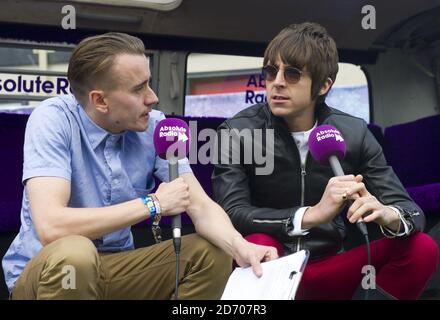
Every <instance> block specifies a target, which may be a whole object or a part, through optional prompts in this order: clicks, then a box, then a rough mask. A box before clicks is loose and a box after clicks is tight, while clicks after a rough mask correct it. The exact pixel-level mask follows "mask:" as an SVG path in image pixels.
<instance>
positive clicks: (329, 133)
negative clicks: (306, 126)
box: [316, 129, 344, 142]
mask: <svg viewBox="0 0 440 320" xmlns="http://www.w3.org/2000/svg"><path fill="white" fill-rule="evenodd" d="M329 138H333V139H336V141H340V142H343V141H344V138H342V135H341V133H340V132H339V130H336V129H326V130H320V131H318V132H316V141H321V140H325V139H329Z"/></svg>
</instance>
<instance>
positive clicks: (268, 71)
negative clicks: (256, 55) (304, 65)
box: [262, 64, 303, 83]
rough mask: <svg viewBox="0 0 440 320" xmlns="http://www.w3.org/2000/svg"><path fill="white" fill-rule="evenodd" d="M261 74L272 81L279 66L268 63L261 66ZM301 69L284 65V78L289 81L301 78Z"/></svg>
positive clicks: (295, 81) (296, 80)
mask: <svg viewBox="0 0 440 320" xmlns="http://www.w3.org/2000/svg"><path fill="white" fill-rule="evenodd" d="M262 70H263V76H264V79H266V80H267V81H274V80H275V79H276V77H277V74H278V71H279V70H280V68H279V67H277V66H274V65H271V64H268V65H265V66H264V67H263V69H262ZM302 73H303V72H302V71H301V70H299V69H298V68H295V67H289V66H287V67H284V73H283V75H284V79H286V81H287V82H289V83H297V82H298V81H299V79H300V78H301V75H302Z"/></svg>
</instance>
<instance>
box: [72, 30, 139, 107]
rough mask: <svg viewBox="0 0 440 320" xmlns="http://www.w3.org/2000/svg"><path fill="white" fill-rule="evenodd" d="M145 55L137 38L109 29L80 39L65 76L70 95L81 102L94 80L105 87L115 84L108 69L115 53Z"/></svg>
mask: <svg viewBox="0 0 440 320" xmlns="http://www.w3.org/2000/svg"><path fill="white" fill-rule="evenodd" d="M123 53H127V54H134V55H136V54H145V47H144V44H143V42H142V40H140V39H139V38H136V37H133V36H130V35H128V34H125V33H117V32H109V33H105V34H102V35H97V36H93V37H88V38H85V39H84V40H82V41H81V42H80V43H79V44H78V45H77V46H76V48H75V50H74V51H73V53H72V56H71V57H70V61H69V69H68V71H67V78H68V79H69V82H70V87H71V89H72V92H73V94H74V95H75V97H76V98H77V99H78V101H80V102H81V103H84V101H85V99H86V97H87V94H88V92H89V91H90V90H91V89H92V88H93V86H94V85H95V84H96V83H98V81H99V83H100V84H101V85H107V86H108V89H111V88H113V87H115V86H116V81H112V80H111V79H112V77H110V76H109V71H110V69H111V67H112V66H113V62H114V59H115V57H116V56H117V55H118V54H123Z"/></svg>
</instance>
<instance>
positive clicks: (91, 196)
mask: <svg viewBox="0 0 440 320" xmlns="http://www.w3.org/2000/svg"><path fill="white" fill-rule="evenodd" d="M163 118H165V117H164V115H163V113H162V112H159V111H156V110H153V111H151V112H150V120H149V126H148V129H147V130H146V131H144V132H134V131H125V132H123V133H120V134H111V133H109V132H107V131H105V130H104V129H102V128H101V127H99V126H98V125H97V124H95V123H94V122H93V121H92V120H91V119H90V118H89V116H88V115H87V113H86V112H85V111H84V109H83V108H82V107H81V105H80V104H79V103H78V102H77V100H76V99H75V98H74V97H73V96H72V95H68V96H62V97H56V98H51V99H48V100H46V101H44V102H43V103H42V104H41V105H40V106H38V108H36V109H35V110H34V111H33V112H32V114H31V116H30V117H29V121H28V123H27V127H26V135H25V142H24V164H23V179H22V181H23V183H25V181H26V180H27V179H30V178H32V177H38V176H50V177H61V178H64V179H66V180H68V181H70V184H71V195H70V200H69V204H68V206H69V207H71V208H96V207H104V206H109V205H113V204H117V203H121V202H124V201H129V200H133V199H135V198H136V197H141V196H143V195H145V194H147V193H148V192H150V191H151V190H152V189H153V188H154V184H155V183H154V178H153V175H154V176H156V177H157V178H159V179H160V180H162V181H168V180H169V179H168V165H167V162H166V161H165V160H162V159H160V158H159V157H158V156H157V155H156V153H155V151H154V145H153V132H154V128H155V126H156V124H157V122H159V121H160V120H161V119H163ZM184 172H191V168H190V166H189V163H188V160H187V159H183V160H180V161H179V173H184ZM94 243H95V245H96V247H97V249H98V250H99V251H101V252H103V251H112V252H114V251H122V250H129V249H133V236H132V234H131V231H130V227H128V228H123V229H121V230H117V231H114V232H112V233H110V234H106V235H104V236H103V237H101V238H99V239H96V240H94ZM41 248H42V245H41V242H40V240H39V237H38V234H37V232H36V229H35V226H34V223H33V221H32V213H31V210H30V206H29V200H28V197H27V195H26V192H25V191H24V192H23V201H22V208H21V228H20V232H19V234H18V235H17V236H16V237H15V239H14V241H13V242H12V244H11V246H10V247H9V250H8V251H7V252H6V254H5V256H4V258H3V270H4V274H5V279H6V284H7V286H8V289H9V291H12V288H13V287H14V284H15V282H16V281H17V279H18V277H19V276H20V274H21V272H22V271H23V269H24V267H25V266H26V263H27V262H28V261H29V260H30V259H31V258H32V257H34V256H35V255H36V254H37V253H38V252H39V250H40V249H41Z"/></svg>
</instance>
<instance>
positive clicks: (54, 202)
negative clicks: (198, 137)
mask: <svg viewBox="0 0 440 320" xmlns="http://www.w3.org/2000/svg"><path fill="white" fill-rule="evenodd" d="M144 52H145V48H144V46H143V43H142V42H141V41H140V40H139V39H138V38H135V37H132V36H129V35H126V34H121V33H108V34H104V35H100V36H95V37H90V38H87V39H85V40H83V41H82V42H81V43H80V44H79V45H78V46H77V48H76V49H75V50H74V52H73V54H72V57H71V60H70V63H69V70H68V78H69V81H70V84H71V88H72V91H73V93H74V95H72V96H63V97H57V98H52V99H48V100H46V101H44V102H43V103H42V104H41V105H40V106H39V107H38V108H36V109H35V111H34V112H33V113H32V115H31V116H30V118H29V121H28V124H27V128H26V136H25V144H24V168H23V183H24V184H25V190H24V193H23V203H22V210H21V222H22V225H21V228H20V232H19V234H18V235H17V237H16V238H15V240H14V241H13V243H12V244H11V246H10V248H9V250H8V252H7V253H6V255H5V257H4V258H3V268H4V273H5V277H6V282H7V285H8V288H9V290H10V292H11V294H12V298H13V299H54V298H56V299H169V298H171V297H172V296H173V291H174V281H175V273H174V272H175V255H174V249H173V246H172V243H171V241H165V242H161V243H159V244H156V245H153V246H150V247H146V248H140V249H136V250H133V249H134V247H133V237H132V234H131V232H130V226H131V225H133V224H136V223H138V222H140V221H143V220H145V219H148V218H151V216H154V215H155V214H161V215H164V216H165V215H168V216H169V215H175V214H178V213H181V212H183V211H187V212H188V214H189V216H190V217H191V219H192V221H193V223H194V225H195V228H196V231H197V233H198V234H199V235H200V236H201V237H200V236H199V235H197V234H192V235H188V236H185V237H183V239H182V249H181V268H180V269H181V272H180V275H179V278H180V287H179V291H180V292H179V298H180V299H216V298H219V297H220V295H221V293H222V290H223V288H224V285H225V283H226V280H227V278H228V276H229V273H230V270H231V258H230V257H233V258H234V259H235V260H236V261H237V263H238V264H239V265H242V266H245V265H252V267H253V270H254V272H255V273H256V274H257V275H261V273H262V270H261V265H260V261H262V260H269V259H273V258H275V257H276V252H275V249H274V248H271V247H265V246H258V245H254V244H251V243H249V242H247V241H246V240H244V239H243V237H242V236H241V235H240V234H239V233H238V232H237V231H236V230H235V229H234V228H233V226H232V224H231V222H230V220H229V218H228V217H227V215H226V214H225V212H224V211H223V210H222V209H221V208H220V207H219V206H218V205H217V204H216V203H214V202H213V201H212V200H211V199H210V198H209V197H208V196H207V195H206V193H205V192H204V191H203V189H202V187H201V186H200V184H199V183H198V181H197V180H196V178H195V177H194V175H193V174H192V172H191V168H190V166H189V163H188V160H187V159H183V160H180V161H179V172H180V174H181V175H180V177H179V178H178V179H176V180H174V181H172V182H169V183H165V182H164V183H162V184H160V185H159V187H158V189H157V191H156V193H155V194H153V195H151V197H149V198H147V199H145V196H146V195H147V194H149V192H150V191H151V190H152V189H153V188H154V179H153V175H155V176H156V177H158V178H159V179H161V180H162V181H168V166H167V163H166V161H164V160H162V159H160V158H159V157H158V156H157V155H156V153H155V151H154V146H153V139H152V134H153V132H154V128H155V126H156V124H157V122H158V121H160V120H161V119H163V118H164V115H163V114H162V113H161V112H159V111H156V110H152V106H153V105H155V104H156V103H157V102H158V99H157V96H156V94H155V93H154V92H153V91H152V90H151V88H150V87H149V81H150V70H149V61H148V59H147V58H146V57H145V55H144ZM147 204H150V205H151V204H153V207H154V211H150V209H149V208H148V206H147ZM155 212H157V213H155ZM205 239H206V240H208V241H206V240H205Z"/></svg>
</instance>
